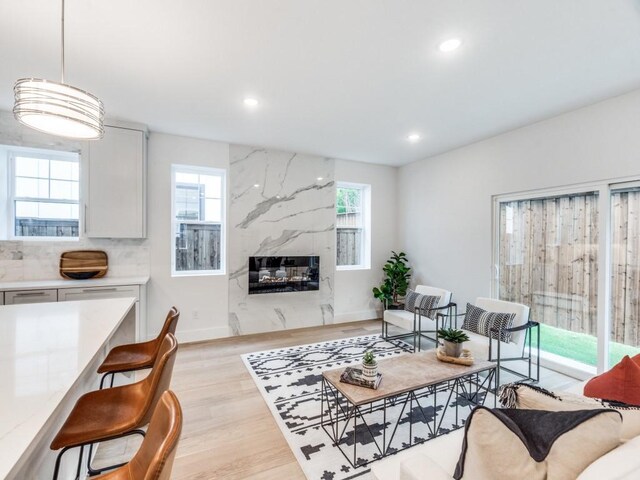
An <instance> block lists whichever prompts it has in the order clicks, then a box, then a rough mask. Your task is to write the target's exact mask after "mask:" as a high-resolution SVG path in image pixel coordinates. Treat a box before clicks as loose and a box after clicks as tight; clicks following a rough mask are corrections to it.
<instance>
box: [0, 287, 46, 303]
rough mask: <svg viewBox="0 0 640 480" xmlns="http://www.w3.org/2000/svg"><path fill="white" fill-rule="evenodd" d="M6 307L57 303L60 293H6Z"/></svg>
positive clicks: (36, 291) (41, 291)
mask: <svg viewBox="0 0 640 480" xmlns="http://www.w3.org/2000/svg"><path fill="white" fill-rule="evenodd" d="M4 301H5V305H20V304H23V303H44V302H57V301H58V291H57V290H54V289H51V290H15V291H12V292H4Z"/></svg>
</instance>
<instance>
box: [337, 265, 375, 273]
mask: <svg viewBox="0 0 640 480" xmlns="http://www.w3.org/2000/svg"><path fill="white" fill-rule="evenodd" d="M336 270H337V271H339V272H340V271H345V272H346V271H353V270H371V267H365V266H364V265H336Z"/></svg>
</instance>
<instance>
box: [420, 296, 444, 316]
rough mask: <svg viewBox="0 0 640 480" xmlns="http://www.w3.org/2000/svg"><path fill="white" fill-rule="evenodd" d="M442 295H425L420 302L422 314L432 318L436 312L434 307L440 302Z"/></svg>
mask: <svg viewBox="0 0 640 480" xmlns="http://www.w3.org/2000/svg"><path fill="white" fill-rule="evenodd" d="M441 298H442V297H441V296H440V295H423V296H422V301H421V302H420V315H422V316H425V317H429V318H432V317H434V315H435V314H436V311H435V310H434V308H437V307H438V305H439V304H440V299H441Z"/></svg>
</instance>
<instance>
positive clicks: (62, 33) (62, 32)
mask: <svg viewBox="0 0 640 480" xmlns="http://www.w3.org/2000/svg"><path fill="white" fill-rule="evenodd" d="M61 23H62V29H61V36H62V59H61V60H62V68H61V70H62V82H61V83H64V0H62V21H61Z"/></svg>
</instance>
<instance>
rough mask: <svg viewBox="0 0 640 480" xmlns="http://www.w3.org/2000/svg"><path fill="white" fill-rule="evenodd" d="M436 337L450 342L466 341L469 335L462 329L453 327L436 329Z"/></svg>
mask: <svg viewBox="0 0 640 480" xmlns="http://www.w3.org/2000/svg"><path fill="white" fill-rule="evenodd" d="M438 337H439V338H441V339H443V340H446V341H448V342H452V343H462V342H468V341H469V337H468V336H467V334H466V333H464V332H463V331H462V330H456V329H455V328H441V329H440V330H438Z"/></svg>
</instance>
